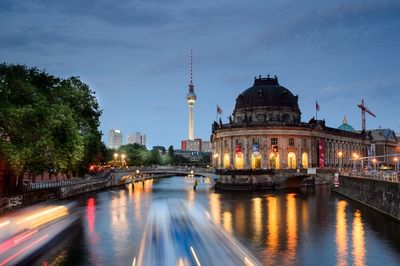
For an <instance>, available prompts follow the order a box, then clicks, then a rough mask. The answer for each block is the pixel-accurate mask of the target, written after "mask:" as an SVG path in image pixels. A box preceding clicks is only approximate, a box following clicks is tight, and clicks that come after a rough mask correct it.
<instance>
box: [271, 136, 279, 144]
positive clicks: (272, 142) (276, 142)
mask: <svg viewBox="0 0 400 266" xmlns="http://www.w3.org/2000/svg"><path fill="white" fill-rule="evenodd" d="M274 145H278V139H277V138H271V146H274Z"/></svg>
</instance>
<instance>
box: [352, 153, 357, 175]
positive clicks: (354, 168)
mask: <svg viewBox="0 0 400 266" xmlns="http://www.w3.org/2000/svg"><path fill="white" fill-rule="evenodd" d="M357 159H358V154H357V153H353V170H354V171H355V170H356V168H357V167H356V163H357Z"/></svg>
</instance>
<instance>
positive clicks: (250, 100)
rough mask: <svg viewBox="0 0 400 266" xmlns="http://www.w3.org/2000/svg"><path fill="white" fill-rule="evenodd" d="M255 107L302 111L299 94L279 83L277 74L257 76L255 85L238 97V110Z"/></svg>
mask: <svg viewBox="0 0 400 266" xmlns="http://www.w3.org/2000/svg"><path fill="white" fill-rule="evenodd" d="M253 107H270V108H280V107H287V108H291V109H293V110H295V111H299V112H300V109H299V105H298V96H297V95H296V96H294V95H293V94H292V92H290V91H289V90H288V89H286V88H285V87H283V86H281V85H279V83H278V78H277V77H276V76H275V77H273V78H271V77H270V76H269V75H268V77H267V78H262V77H261V76H259V78H256V79H255V80H254V84H253V86H252V87H250V88H248V89H247V90H245V91H244V92H242V93H241V94H239V96H238V97H237V98H236V106H235V109H236V110H237V109H241V108H253Z"/></svg>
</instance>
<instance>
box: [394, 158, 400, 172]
mask: <svg viewBox="0 0 400 266" xmlns="http://www.w3.org/2000/svg"><path fill="white" fill-rule="evenodd" d="M394 171H395V172H399V158H397V157H394Z"/></svg>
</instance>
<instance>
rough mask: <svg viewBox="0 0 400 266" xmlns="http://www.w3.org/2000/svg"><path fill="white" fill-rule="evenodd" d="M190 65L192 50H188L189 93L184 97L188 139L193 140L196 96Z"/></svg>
mask: <svg viewBox="0 0 400 266" xmlns="http://www.w3.org/2000/svg"><path fill="white" fill-rule="evenodd" d="M192 63H193V53H192V50H190V83H189V93H188V94H187V95H186V102H187V103H188V105H189V138H188V139H189V140H194V122H193V107H194V103H195V102H196V99H197V96H196V94H195V93H194V85H193V75H192V74H193V72H192Z"/></svg>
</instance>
